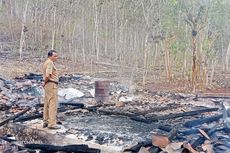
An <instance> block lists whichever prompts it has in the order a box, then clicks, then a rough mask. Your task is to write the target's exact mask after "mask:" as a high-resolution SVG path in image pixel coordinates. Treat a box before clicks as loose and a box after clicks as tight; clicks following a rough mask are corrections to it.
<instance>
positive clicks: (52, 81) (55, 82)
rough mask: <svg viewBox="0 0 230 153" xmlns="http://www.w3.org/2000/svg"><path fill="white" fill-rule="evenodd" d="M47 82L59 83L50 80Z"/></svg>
mask: <svg viewBox="0 0 230 153" xmlns="http://www.w3.org/2000/svg"><path fill="white" fill-rule="evenodd" d="M47 82H52V83H55V84H56V85H58V82H56V81H52V80H48V81H47Z"/></svg>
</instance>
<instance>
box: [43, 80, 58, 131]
mask: <svg viewBox="0 0 230 153" xmlns="http://www.w3.org/2000/svg"><path fill="white" fill-rule="evenodd" d="M44 88H45V99H44V110H43V122H46V123H48V127H52V126H54V125H56V116H57V92H58V86H57V84H55V83H52V82H48V83H47V84H46V85H45V87H44Z"/></svg>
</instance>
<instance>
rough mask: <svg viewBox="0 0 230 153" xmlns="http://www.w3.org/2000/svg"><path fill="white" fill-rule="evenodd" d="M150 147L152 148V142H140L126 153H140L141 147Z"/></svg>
mask: <svg viewBox="0 0 230 153" xmlns="http://www.w3.org/2000/svg"><path fill="white" fill-rule="evenodd" d="M150 146H152V140H146V141H141V142H138V143H137V145H135V146H133V147H131V148H127V149H125V150H124V152H128V151H131V152H132V153H138V151H139V150H140V148H141V147H150Z"/></svg>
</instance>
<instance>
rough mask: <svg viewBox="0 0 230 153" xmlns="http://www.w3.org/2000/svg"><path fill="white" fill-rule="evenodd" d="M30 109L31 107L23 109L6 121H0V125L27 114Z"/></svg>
mask: <svg viewBox="0 0 230 153" xmlns="http://www.w3.org/2000/svg"><path fill="white" fill-rule="evenodd" d="M29 110H30V108H26V109H25V110H23V111H21V112H19V113H17V114H16V115H14V116H11V117H9V118H8V119H5V120H4V121H2V122H0V126H2V125H4V124H6V123H8V122H9V121H11V120H14V119H16V118H18V117H19V116H21V115H23V114H25V113H26V112H27V111H29Z"/></svg>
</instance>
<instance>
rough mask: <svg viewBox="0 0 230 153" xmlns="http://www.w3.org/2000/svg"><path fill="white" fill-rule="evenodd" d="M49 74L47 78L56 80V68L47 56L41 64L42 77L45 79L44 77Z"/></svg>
mask: <svg viewBox="0 0 230 153" xmlns="http://www.w3.org/2000/svg"><path fill="white" fill-rule="evenodd" d="M49 76H50V78H49V80H51V81H55V82H58V73H57V69H56V67H55V65H54V63H53V61H52V60H50V59H49V58H48V59H47V60H46V61H45V63H44V65H43V79H44V80H45V78H46V77H49Z"/></svg>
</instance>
